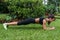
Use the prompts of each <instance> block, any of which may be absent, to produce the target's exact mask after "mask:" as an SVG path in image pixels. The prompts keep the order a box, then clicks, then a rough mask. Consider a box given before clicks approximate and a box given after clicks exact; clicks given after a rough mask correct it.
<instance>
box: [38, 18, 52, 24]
mask: <svg viewBox="0 0 60 40" xmlns="http://www.w3.org/2000/svg"><path fill="white" fill-rule="evenodd" d="M44 19H45V18H43V17H40V19H39V23H40V24H41V25H42V24H43V20H44ZM50 23H51V22H50V21H48V25H49V24H50Z"/></svg>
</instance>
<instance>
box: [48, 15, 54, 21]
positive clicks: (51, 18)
mask: <svg viewBox="0 0 60 40" xmlns="http://www.w3.org/2000/svg"><path fill="white" fill-rule="evenodd" d="M48 19H49V21H50V22H52V21H54V20H55V16H54V15H53V14H50V15H49V16H48Z"/></svg>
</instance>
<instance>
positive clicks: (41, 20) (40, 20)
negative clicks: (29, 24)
mask: <svg viewBox="0 0 60 40" xmlns="http://www.w3.org/2000/svg"><path fill="white" fill-rule="evenodd" d="M43 20H44V18H43V17H40V19H39V23H40V24H41V25H42V24H43Z"/></svg>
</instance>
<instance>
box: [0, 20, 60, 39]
mask: <svg viewBox="0 0 60 40" xmlns="http://www.w3.org/2000/svg"><path fill="white" fill-rule="evenodd" d="M51 25H52V26H55V28H56V29H55V30H43V29H42V26H41V25H39V24H28V25H20V26H17V25H14V26H12V25H11V26H9V27H8V30H5V29H4V28H3V25H2V24H0V40H60V19H57V20H56V21H55V22H53V23H52V24H51Z"/></svg>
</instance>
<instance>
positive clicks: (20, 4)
mask: <svg viewBox="0 0 60 40" xmlns="http://www.w3.org/2000/svg"><path fill="white" fill-rule="evenodd" d="M6 3H7V4H6V5H5V4H3V5H5V7H6V8H5V9H7V10H8V11H7V10H6V11H7V12H8V13H9V14H10V16H11V17H12V18H13V19H15V18H18V19H22V18H24V19H25V18H31V17H33V18H34V17H40V16H43V15H44V14H45V7H44V6H43V5H42V0H34V1H33V0H26V1H25V0H8V1H6ZM3 7H4V6H3ZM2 10H4V8H2ZM1 12H2V11H1Z"/></svg>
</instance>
